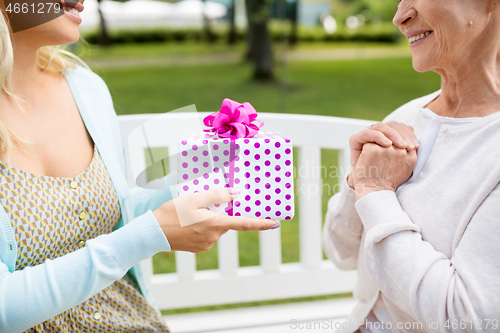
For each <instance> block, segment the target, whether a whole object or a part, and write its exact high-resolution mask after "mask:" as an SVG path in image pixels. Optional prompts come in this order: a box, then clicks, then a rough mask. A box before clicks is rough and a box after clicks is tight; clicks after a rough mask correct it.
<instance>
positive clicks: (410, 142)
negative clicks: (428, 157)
mask: <svg viewBox="0 0 500 333" xmlns="http://www.w3.org/2000/svg"><path fill="white" fill-rule="evenodd" d="M370 129H372V130H376V131H380V132H382V133H383V134H384V135H385V136H386V137H387V138H388V139H389V140H391V141H392V142H393V143H394V146H395V147H396V148H400V149H406V150H407V151H411V150H414V149H415V148H417V147H418V140H417V137H416V136H415V132H414V131H413V127H411V126H408V125H406V124H403V123H398V122H395V121H389V122H386V123H377V124H374V125H372V127H371V128H370Z"/></svg>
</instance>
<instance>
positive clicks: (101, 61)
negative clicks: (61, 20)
mask: <svg viewBox="0 0 500 333" xmlns="http://www.w3.org/2000/svg"><path fill="white" fill-rule="evenodd" d="M276 53H277V54H276V55H277V56H278V57H280V58H284V59H286V60H287V61H288V62H294V61H327V60H355V59H380V58H405V57H410V56H411V53H410V50H409V49H408V48H403V47H390V46H389V47H358V48H346V49H330V50H293V51H285V52H280V51H279V50H278V51H277V52H276ZM84 60H85V62H86V63H87V64H88V65H89V66H90V67H92V68H102V69H105V68H127V67H130V68H132V67H135V68H137V67H155V66H182V65H209V64H227V63H238V62H240V61H242V55H241V54H240V53H236V52H234V53H215V54H200V55H169V56H147V57H127V58H90V59H84Z"/></svg>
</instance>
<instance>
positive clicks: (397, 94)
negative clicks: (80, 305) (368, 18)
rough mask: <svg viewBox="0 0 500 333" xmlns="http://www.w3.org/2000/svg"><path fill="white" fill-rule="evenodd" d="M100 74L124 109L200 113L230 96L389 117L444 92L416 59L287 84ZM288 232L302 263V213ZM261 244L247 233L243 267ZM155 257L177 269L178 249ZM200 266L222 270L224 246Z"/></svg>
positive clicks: (217, 68) (185, 70)
mask: <svg viewBox="0 0 500 333" xmlns="http://www.w3.org/2000/svg"><path fill="white" fill-rule="evenodd" d="M98 73H99V74H100V75H101V76H102V77H103V78H104V80H105V81H106V83H107V84H108V86H109V88H110V91H111V94H112V96H113V98H114V102H115V108H116V111H117V113H118V114H132V113H162V112H167V111H170V110H174V109H177V108H180V107H183V106H186V105H190V104H196V106H197V109H198V110H199V111H216V110H218V109H219V108H220V104H221V102H222V100H223V99H224V98H226V97H229V98H231V99H234V100H236V101H239V102H244V101H248V102H251V103H252V104H253V105H254V106H255V108H256V109H257V111H259V112H283V113H296V114H315V115H328V116H338V117H350V118H364V119H373V120H382V119H383V118H384V117H385V116H386V115H388V114H389V113H390V112H391V111H393V110H394V109H395V108H397V107H398V106H400V105H402V104H404V103H405V102H407V101H409V100H411V99H414V98H417V97H419V96H422V95H424V94H428V93H431V92H433V91H435V90H437V89H439V77H438V76H437V75H435V74H433V73H424V74H419V73H416V72H415V71H414V70H413V68H412V66H411V60H410V59H390V60H385V59H380V60H357V61H329V62H295V63H290V64H288V65H287V67H286V68H280V69H279V71H278V73H279V75H280V78H281V80H282V82H283V83H279V84H257V83H255V82H251V81H249V80H248V78H249V77H250V73H251V68H250V67H249V66H247V65H242V64H230V65H203V66H182V67H155V68H141V69H133V68H130V69H108V70H105V71H98ZM322 163H323V165H325V166H327V167H328V166H332V165H337V154H336V152H335V151H330V150H324V151H323V152H322ZM337 181H338V179H337V178H336V177H328V175H327V176H326V177H323V183H324V184H328V185H327V186H329V187H330V188H333V186H334V185H335V184H336V183H337ZM332 194H333V193H332V192H329V193H328V191H325V193H324V194H323V196H322V198H321V199H322V203H323V214H324V213H325V212H326V203H327V201H328V199H329V198H330V196H331V195H332ZM281 234H282V255H283V262H297V261H299V251H298V250H299V249H298V244H299V239H298V220H297V218H294V219H293V220H291V221H286V222H283V224H282V227H281ZM256 244H258V233H257V232H247V233H239V248H240V265H241V266H250V265H258V264H259V253H258V246H257V245H256ZM153 262H154V271H155V273H167V272H173V271H175V258H174V254H173V253H159V254H157V255H155V256H154V258H153ZM197 267H198V269H200V270H202V269H214V268H217V245H215V246H214V247H213V249H212V250H210V251H208V252H205V253H201V254H197ZM266 304H268V303H266ZM205 309H208V308H205ZM192 310H193V309H191V310H186V311H192ZM175 312H178V311H169V312H165V313H175Z"/></svg>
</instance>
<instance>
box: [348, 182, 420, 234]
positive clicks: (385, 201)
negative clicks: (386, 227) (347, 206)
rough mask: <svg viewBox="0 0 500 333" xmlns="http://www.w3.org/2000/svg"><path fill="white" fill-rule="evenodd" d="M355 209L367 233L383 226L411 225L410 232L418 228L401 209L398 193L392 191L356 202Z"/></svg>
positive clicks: (377, 193) (375, 193)
mask: <svg viewBox="0 0 500 333" xmlns="http://www.w3.org/2000/svg"><path fill="white" fill-rule="evenodd" d="M355 207H356V210H357V212H358V214H359V217H360V218H361V221H362V222H363V226H364V228H365V229H366V232H368V231H370V230H371V229H373V228H374V227H376V226H378V225H381V224H401V223H410V224H411V226H412V227H411V228H409V229H410V230H415V228H418V227H416V226H415V224H413V222H412V221H411V220H410V218H409V217H408V214H406V212H405V211H404V210H403V208H402V207H401V204H400V203H399V200H398V198H397V196H396V193H394V192H392V191H377V192H372V193H370V194H367V195H365V196H364V197H362V198H361V199H359V200H358V201H357V202H356V204H355ZM415 231H417V230H415Z"/></svg>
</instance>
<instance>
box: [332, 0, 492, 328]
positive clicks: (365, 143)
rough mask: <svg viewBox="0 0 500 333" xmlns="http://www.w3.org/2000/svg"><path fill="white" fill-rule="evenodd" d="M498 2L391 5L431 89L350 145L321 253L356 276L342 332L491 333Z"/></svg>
mask: <svg viewBox="0 0 500 333" xmlns="http://www.w3.org/2000/svg"><path fill="white" fill-rule="evenodd" d="M498 7H499V1H498V0H446V1H435V0H402V1H400V2H399V7H398V10H397V13H396V15H395V17H394V24H395V25H397V26H398V28H399V29H400V30H401V32H402V33H403V34H404V35H405V36H406V37H407V38H408V40H409V43H410V45H411V52H412V57H413V66H414V68H415V69H416V70H417V71H419V72H425V71H429V70H431V71H435V72H437V73H438V74H440V76H441V89H440V90H439V91H437V92H435V93H432V94H430V95H428V96H424V97H422V98H418V99H416V100H413V101H411V102H409V103H408V104H406V105H404V106H402V107H400V108H399V109H397V110H396V111H394V112H393V113H392V114H390V115H389V116H388V117H387V118H386V119H385V121H384V122H382V123H379V124H376V125H373V126H372V127H371V128H369V129H366V130H364V131H362V132H360V133H358V134H356V135H354V136H353V137H352V138H351V140H350V145H351V153H352V161H351V162H352V170H351V173H350V175H349V176H348V179H347V182H346V184H345V189H344V190H343V192H342V193H340V194H337V195H335V196H334V197H332V198H331V200H330V202H329V206H328V213H327V217H326V223H325V226H324V234H323V236H324V237H323V238H324V239H323V240H324V248H325V251H326V253H327V255H328V256H329V258H330V259H331V260H332V261H334V262H335V264H336V265H337V266H338V267H339V268H341V269H346V270H349V269H357V271H358V281H357V284H356V287H355V290H354V297H355V298H356V299H357V300H358V303H357V305H356V306H355V308H354V310H353V312H352V314H351V315H350V317H349V318H348V320H347V322H346V323H344V326H343V328H342V329H341V331H343V332H355V331H357V332H363V333H364V332H391V331H392V332H497V331H498V330H499V323H498V321H499V319H500V318H499V317H500V248H499V244H500V234H499V233H498V230H499V229H498V225H499V216H500V188H499V182H500V150H499V149H498V143H499V142H500V112H499V111H500V10H498Z"/></svg>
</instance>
